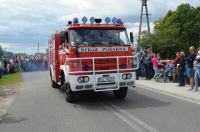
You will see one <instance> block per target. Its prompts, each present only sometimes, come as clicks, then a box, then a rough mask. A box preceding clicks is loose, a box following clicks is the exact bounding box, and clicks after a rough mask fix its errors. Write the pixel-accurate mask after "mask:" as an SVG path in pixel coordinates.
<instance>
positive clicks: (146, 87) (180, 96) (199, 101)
mask: <svg viewBox="0 0 200 132" xmlns="http://www.w3.org/2000/svg"><path fill="white" fill-rule="evenodd" d="M136 87H139V88H142V89H146V90H150V91H153V92H156V93H160V94H164V95H168V96H172V97H174V98H178V99H182V100H185V101H189V102H193V103H196V104H200V99H195V98H190V97H186V96H183V95H179V94H175V93H172V92H167V91H163V90H159V89H156V88H152V87H148V86H145V85H141V84H136Z"/></svg>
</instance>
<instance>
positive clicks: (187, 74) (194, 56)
mask: <svg viewBox="0 0 200 132" xmlns="http://www.w3.org/2000/svg"><path fill="white" fill-rule="evenodd" d="M136 55H137V56H138V58H139V62H140V65H139V69H138V70H137V72H136V79H139V78H140V77H143V78H145V79H146V80H152V79H153V80H157V79H158V78H160V77H162V78H164V79H165V80H164V81H165V82H166V81H172V82H178V83H179V85H178V86H180V87H183V86H185V84H186V83H187V84H189V85H190V89H188V90H191V91H198V86H199V82H200V50H195V48H194V47H193V46H191V47H190V48H189V54H188V55H185V53H184V51H180V52H177V53H176V58H175V59H174V60H161V58H160V53H156V54H155V53H151V50H150V49H147V50H145V51H143V52H141V51H140V50H137V53H136Z"/></svg>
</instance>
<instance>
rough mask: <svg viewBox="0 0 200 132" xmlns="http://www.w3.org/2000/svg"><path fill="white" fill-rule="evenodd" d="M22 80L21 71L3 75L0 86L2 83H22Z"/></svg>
mask: <svg viewBox="0 0 200 132" xmlns="http://www.w3.org/2000/svg"><path fill="white" fill-rule="evenodd" d="M21 81H22V73H21V72H16V73H13V74H8V75H5V76H3V77H2V78H1V79H0V87H1V86H2V85H15V84H17V83H20V82H21Z"/></svg>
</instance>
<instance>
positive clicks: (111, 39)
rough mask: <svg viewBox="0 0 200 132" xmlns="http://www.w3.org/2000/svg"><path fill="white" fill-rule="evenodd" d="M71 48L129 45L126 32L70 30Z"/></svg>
mask: <svg viewBox="0 0 200 132" xmlns="http://www.w3.org/2000/svg"><path fill="white" fill-rule="evenodd" d="M70 43H71V46H76V45H88V46H99V45H108V46H112V45H129V41H128V37H127V33H126V30H104V29H103V30H85V29H84V30H83V29H82V30H70Z"/></svg>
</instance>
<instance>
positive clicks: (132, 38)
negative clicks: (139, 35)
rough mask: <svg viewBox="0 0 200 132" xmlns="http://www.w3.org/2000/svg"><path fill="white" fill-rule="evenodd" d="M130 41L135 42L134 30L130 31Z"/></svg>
mask: <svg viewBox="0 0 200 132" xmlns="http://www.w3.org/2000/svg"><path fill="white" fill-rule="evenodd" d="M130 41H131V43H133V42H134V37H133V32H130Z"/></svg>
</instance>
